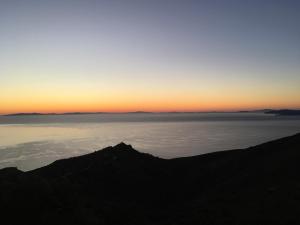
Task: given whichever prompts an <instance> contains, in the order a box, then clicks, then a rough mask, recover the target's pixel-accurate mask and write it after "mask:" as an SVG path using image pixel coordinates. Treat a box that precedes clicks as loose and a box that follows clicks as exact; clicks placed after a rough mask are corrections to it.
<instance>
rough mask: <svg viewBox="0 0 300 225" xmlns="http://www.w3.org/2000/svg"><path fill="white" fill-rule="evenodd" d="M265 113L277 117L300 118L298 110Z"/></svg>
mask: <svg viewBox="0 0 300 225" xmlns="http://www.w3.org/2000/svg"><path fill="white" fill-rule="evenodd" d="M265 113H267V114H275V115H279V116H300V110H293V109H280V110H269V111H267V112H265Z"/></svg>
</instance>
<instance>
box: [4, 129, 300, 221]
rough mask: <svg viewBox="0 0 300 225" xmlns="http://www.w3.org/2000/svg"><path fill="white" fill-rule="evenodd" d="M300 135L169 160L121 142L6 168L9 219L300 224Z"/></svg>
mask: <svg viewBox="0 0 300 225" xmlns="http://www.w3.org/2000/svg"><path fill="white" fill-rule="evenodd" d="M299 162H300V134H297V135H294V136H291V137H287V138H282V139H279V140H276V141H272V142H269V143H266V144H262V145H258V146H255V147H251V148H248V149H242V150H232V151H224V152H217V153H211V154H206V155H200V156H194V157H186V158H178V159H171V160H165V159H160V158H157V157H154V156H151V155H149V154H144V153H140V152H138V151H136V150H134V149H133V148H132V147H131V146H130V145H126V144H124V143H121V144H119V145H117V146H114V147H108V148H105V149H103V150H101V151H97V152H94V153H91V154H88V155H83V156H80V157H75V158H70V159H64V160H59V161H56V162H54V163H52V164H50V165H48V166H45V167H42V168H40V169H36V170H33V171H29V172H22V171H19V170H17V169H16V168H6V169H2V170H0V213H1V223H3V224H7V225H9V224H31V225H35V224H43V225H47V224H49V225H50V224H51V225H52V224H53V225H54V224H55V225H60V224H64V225H68V224H70V225H71V224H72V225H76V224H78V225H79V224H85V225H89V224H91V225H92V224H106V225H110V224H115V225H119V224H120V225H121V224H122V225H126V224H128V225H129V224H130V225H135V224H139V225H143V224H158V225H160V224H166V225H167V224H209V225H213V224H218V225H219V224H228V225H229V224H230V225H233V224H240V225H247V224H249V225H250V224H251V225H253V224H300V216H299V215H300V206H299V203H300V174H299V171H300V164H299Z"/></svg>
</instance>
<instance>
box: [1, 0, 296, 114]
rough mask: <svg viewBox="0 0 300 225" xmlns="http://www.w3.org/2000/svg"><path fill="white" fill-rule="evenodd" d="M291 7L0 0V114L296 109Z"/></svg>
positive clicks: (185, 0) (262, 0)
mask: <svg viewBox="0 0 300 225" xmlns="http://www.w3.org/2000/svg"><path fill="white" fill-rule="evenodd" d="M299 12H300V1H298V0H294V1H291V0H282V1H280V0H248V1H247V0H235V1H233V0H206V1H204V0H203V1H202V0H195V1H192V0H181V1H177V0H148V1H144V0H136V1H133V0H119V1H114V0H107V1H100V0H99V1H95V0H93V1H92V0H81V1H77V0H59V1H56V0H51V1H50V0H48V1H45V0H37V1H33V0H20V1H15V0H1V1H0V114H4V113H16V112H70V111H114V112H123V111H136V110H145V111H208V110H243V109H259V108H300V13H299Z"/></svg>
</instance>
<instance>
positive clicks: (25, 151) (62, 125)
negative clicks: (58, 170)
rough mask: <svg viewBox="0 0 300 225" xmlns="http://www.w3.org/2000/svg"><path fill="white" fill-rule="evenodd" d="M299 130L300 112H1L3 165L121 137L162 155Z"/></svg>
mask: <svg viewBox="0 0 300 225" xmlns="http://www.w3.org/2000/svg"><path fill="white" fill-rule="evenodd" d="M297 132H300V117H280V116H273V115H266V114H262V113H261V114H260V113H169V114H160V113H155V114H98V115H64V116H62V115H60V116H59V115H57V116H18V117H6V116H0V168H3V167H7V166H17V167H18V168H19V169H22V170H30V169H34V168H37V167H40V166H43V165H46V164H49V163H51V162H53V161H54V160H57V159H61V158H66V157H71V156H75V155H81V154H85V153H89V152H93V151H95V150H98V149H101V148H103V147H106V146H109V145H116V144H118V143H119V142H121V141H124V142H126V143H129V144H131V145H133V147H135V148H136V149H138V150H140V151H143V152H148V153H151V154H153V155H156V156H160V157H163V158H173V157H180V156H191V155H198V154H203V153H208V152H213V151H220V150H227V149H235V148H245V147H249V146H252V145H256V144H259V143H263V142H265V141H269V140H272V139H276V138H280V137H283V136H288V135H292V134H295V133H297Z"/></svg>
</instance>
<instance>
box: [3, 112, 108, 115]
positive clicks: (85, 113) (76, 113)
mask: <svg viewBox="0 0 300 225" xmlns="http://www.w3.org/2000/svg"><path fill="white" fill-rule="evenodd" d="M103 113H104V112H69V113H15V114H7V115H4V116H49V115H55V116H59V115H89V114H103Z"/></svg>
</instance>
